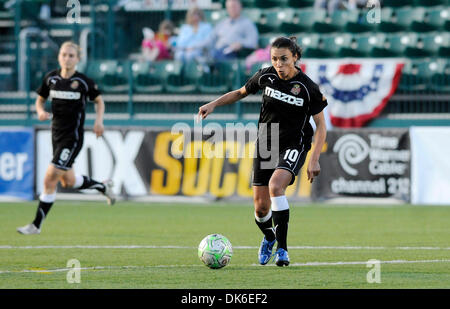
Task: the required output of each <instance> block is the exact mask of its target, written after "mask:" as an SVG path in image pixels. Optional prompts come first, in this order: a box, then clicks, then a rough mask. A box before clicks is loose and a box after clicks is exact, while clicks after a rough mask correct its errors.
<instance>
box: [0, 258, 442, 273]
mask: <svg viewBox="0 0 450 309" xmlns="http://www.w3.org/2000/svg"><path fill="white" fill-rule="evenodd" d="M449 262H450V259H443V260H417V261H414V260H413V261H411V260H391V261H380V264H417V263H449ZM344 265H367V261H354V262H352V261H349V262H306V263H291V264H290V265H289V267H307V266H344ZM234 266H238V267H245V266H251V267H263V266H261V265H259V264H250V265H244V264H243V265H234ZM268 266H276V265H275V264H268V265H266V266H265V267H268ZM186 267H202V268H204V267H205V266H204V265H202V264H195V265H152V266H94V267H80V268H57V269H24V270H0V274H12V273H46V274H48V273H56V272H66V271H73V270H77V269H79V270H121V269H151V268H186Z"/></svg>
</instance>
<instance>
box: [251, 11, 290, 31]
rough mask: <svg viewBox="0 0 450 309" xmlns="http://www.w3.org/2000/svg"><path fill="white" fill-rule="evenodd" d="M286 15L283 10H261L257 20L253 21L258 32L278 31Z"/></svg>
mask: <svg viewBox="0 0 450 309" xmlns="http://www.w3.org/2000/svg"><path fill="white" fill-rule="evenodd" d="M285 17H286V13H285V12H283V11H278V10H277V11H275V10H270V11H269V10H263V11H261V15H260V17H259V19H258V20H256V21H255V23H256V27H257V28H258V32H259V33H260V34H261V33H268V32H275V31H278V29H279V27H280V25H281V23H282V21H283V20H284V18H285Z"/></svg>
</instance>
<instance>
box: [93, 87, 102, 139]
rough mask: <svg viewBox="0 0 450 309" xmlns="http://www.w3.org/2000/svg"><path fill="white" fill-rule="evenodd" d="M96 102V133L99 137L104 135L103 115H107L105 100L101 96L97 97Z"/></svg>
mask: <svg viewBox="0 0 450 309" xmlns="http://www.w3.org/2000/svg"><path fill="white" fill-rule="evenodd" d="M94 102H95V113H96V117H95V123H94V133H95V135H96V136H97V137H100V136H102V135H103V131H104V130H105V129H104V127H103V114H104V113H105V103H104V102H103V98H102V96H101V95H99V96H97V97H96V98H95V99H94Z"/></svg>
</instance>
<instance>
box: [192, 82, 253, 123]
mask: <svg viewBox="0 0 450 309" xmlns="http://www.w3.org/2000/svg"><path fill="white" fill-rule="evenodd" d="M247 95H248V94H247V90H245V86H244V87H242V88H240V89H237V90H233V91H230V92H227V93H225V94H224V95H223V96H221V97H219V98H218V99H216V100H214V101H212V102H209V103H207V104H205V105H202V106H200V108H199V109H198V118H199V119H200V118H201V119H205V118H206V117H207V116H208V115H209V114H211V113H212V112H213V111H214V109H215V108H216V107H217V106H222V105H227V104H232V103H235V102H237V101H239V100H241V99H243V98H245V97H246V96H247Z"/></svg>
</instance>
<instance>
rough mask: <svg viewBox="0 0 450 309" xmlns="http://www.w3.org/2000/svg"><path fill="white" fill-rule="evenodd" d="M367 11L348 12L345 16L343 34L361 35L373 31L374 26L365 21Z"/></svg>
mask: <svg viewBox="0 0 450 309" xmlns="http://www.w3.org/2000/svg"><path fill="white" fill-rule="evenodd" d="M367 13H368V11H367V10H358V11H350V12H349V14H348V16H347V23H346V25H345V28H344V29H345V32H350V33H361V32H369V31H375V29H376V24H375V23H369V22H368V21H367Z"/></svg>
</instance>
